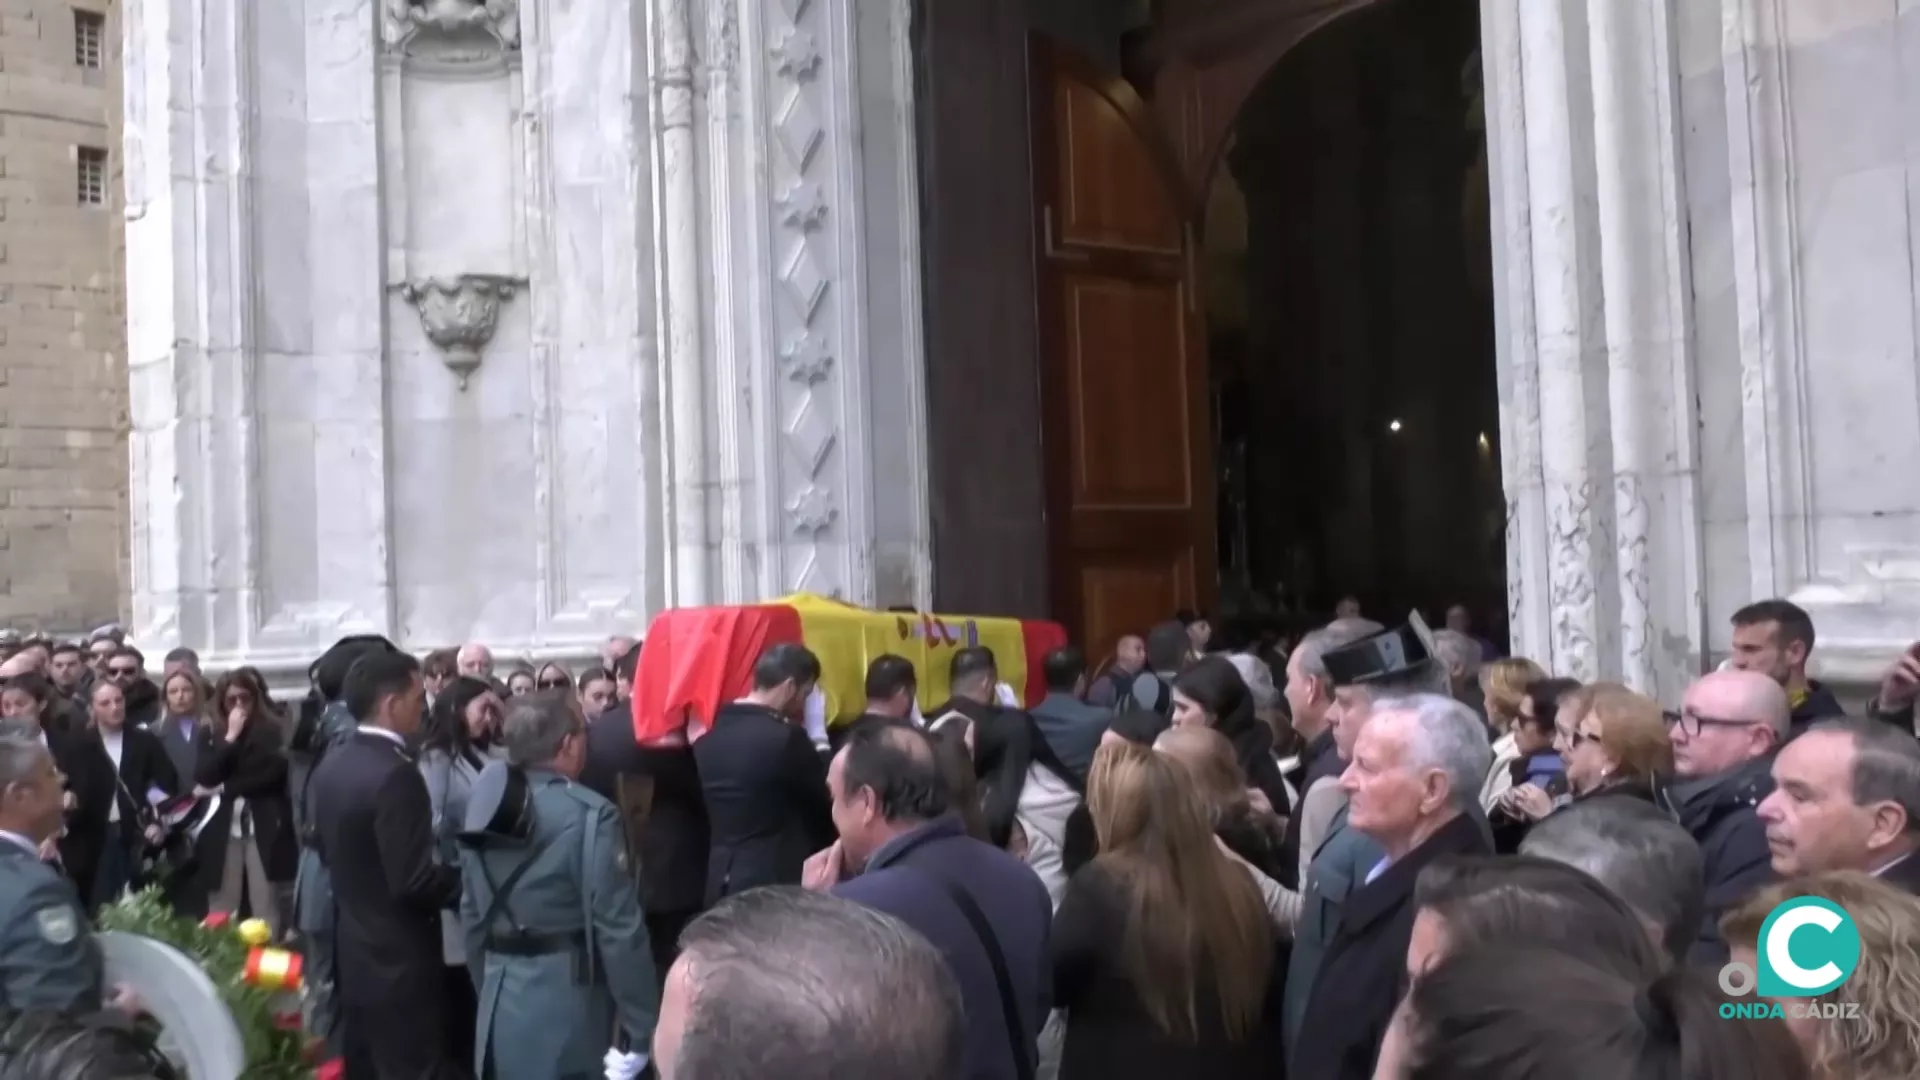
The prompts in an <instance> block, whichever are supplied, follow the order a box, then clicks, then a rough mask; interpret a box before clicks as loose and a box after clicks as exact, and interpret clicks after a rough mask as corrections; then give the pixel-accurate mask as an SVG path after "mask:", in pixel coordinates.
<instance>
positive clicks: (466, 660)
mask: <svg viewBox="0 0 1920 1080" xmlns="http://www.w3.org/2000/svg"><path fill="white" fill-rule="evenodd" d="M453 666H454V670H456V671H458V672H459V673H460V674H462V675H465V676H466V677H467V678H469V679H482V680H486V679H491V678H493V650H492V649H489V648H487V647H486V646H485V645H482V644H480V643H479V642H477V641H469V642H467V643H466V644H465V645H462V646H460V651H459V652H457V653H455V654H454V657H453Z"/></svg>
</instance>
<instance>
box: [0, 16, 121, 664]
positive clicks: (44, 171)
mask: <svg viewBox="0 0 1920 1080" xmlns="http://www.w3.org/2000/svg"><path fill="white" fill-rule="evenodd" d="M76 10H78V11H83V12H93V13H98V14H100V15H102V16H104V20H105V24H104V26H103V27H102V32H101V33H100V34H99V36H98V44H99V54H98V66H86V65H83V64H82V62H81V59H80V57H79V54H78V49H77V43H76V33H77V31H76V25H75V18H76V16H75V12H76ZM117 12H118V8H117V5H114V4H111V3H109V2H107V0H75V2H73V3H69V2H67V0H51V2H49V0H0V625H12V626H41V627H48V628H52V629H56V630H63V631H71V630H75V629H83V628H85V627H86V626H88V625H92V624H97V623H100V622H105V621H108V620H111V619H115V618H118V617H119V614H120V612H121V611H122V610H123V609H124V607H125V596H126V586H125V581H126V577H125V564H124V560H125V552H126V537H127V456H126V455H127V444H126V419H127V404H126V403H127V386H126V367H125V359H124V357H125V307H124V298H125V293H124V289H123V279H122V274H121V257H120V252H121V248H122V238H123V228H122V225H123V219H122V214H121V207H122V198H121V183H120V169H119V162H120V150H119V146H120V130H119V126H120V125H119V116H120V82H119V77H118V75H119V70H120V64H119V53H120V28H119V19H118V15H117ZM83 148H85V149H92V150H96V151H103V152H105V153H106V166H105V170H104V176H102V177H101V179H102V181H103V190H102V192H101V195H102V199H103V201H102V203H101V204H99V205H83V204H82V202H81V200H80V192H79V186H80V185H79V176H78V173H79V164H78V154H79V152H80V150H82V149H83Z"/></svg>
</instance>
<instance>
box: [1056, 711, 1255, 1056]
mask: <svg viewBox="0 0 1920 1080" xmlns="http://www.w3.org/2000/svg"><path fill="white" fill-rule="evenodd" d="M1088 803H1089V809H1090V811H1091V813H1092V816H1093V824H1094V830H1095V832H1096V833H1097V834H1098V836H1099V843H1100V854H1099V855H1098V856H1097V857H1095V859H1094V860H1093V862H1091V863H1090V864H1088V865H1087V866H1086V867H1085V868H1084V869H1082V870H1081V871H1080V872H1079V873H1078V874H1075V875H1074V877H1073V880H1072V881H1071V882H1070V883H1069V884H1068V886H1067V892H1066V896H1065V897H1064V898H1063V899H1062V901H1061V903H1060V910H1059V911H1058V913H1056V915H1055V916H1054V924H1053V972H1054V1003H1055V1005H1056V1006H1057V1007H1059V1008H1061V1009H1064V1010H1065V1011H1066V1013H1067V1036H1066V1049H1065V1052H1064V1054H1063V1056H1062V1059H1061V1063H1060V1077H1061V1080H1083V1078H1086V1080H1091V1078H1096V1077H1097V1078H1101V1080H1120V1078H1125V1077H1131V1076H1139V1077H1143V1078H1144V1077H1151V1078H1154V1080H1161V1078H1164V1077H1168V1076H1188V1075H1191V1076H1206V1077H1209V1078H1211V1080H1233V1078H1235V1077H1243V1076H1244V1077H1256V1076H1266V1075H1268V1074H1269V1073H1270V1072H1271V1069H1272V1063H1273V1061H1274V1060H1276V1058H1277V1055H1278V1054H1279V1053H1280V1049H1279V1046H1278V1043H1277V1040H1276V1039H1275V1038H1274V1033H1275V1032H1277V1031H1278V1030H1279V1025H1278V1024H1277V1023H1276V1022H1273V1021H1274V1020H1275V1019H1277V1017H1276V1016H1275V1014H1274V1012H1273V1006H1274V1005H1275V1004H1277V1002H1276V997H1277V995H1275V994H1274V992H1273V991H1274V990H1275V989H1276V986H1275V984H1276V982H1277V979H1278V977H1279V975H1280V969H1279V968H1278V966H1277V965H1276V964H1275V938H1274V933H1273V931H1272V929H1271V928H1270V926H1269V923H1268V918H1267V910H1266V905H1265V902H1264V901H1263V899H1262V898H1261V895H1260V891H1259V889H1258V888H1257V887H1256V886H1255V885H1254V883H1253V881H1252V879H1251V878H1250V877H1249V876H1248V874H1247V873H1246V870H1245V869H1244V868H1243V867H1241V866H1240V865H1239V864H1238V863H1236V862H1234V861H1233V859H1232V858H1231V857H1230V856H1229V855H1227V854H1226V853H1225V852H1223V851H1222V850H1221V849H1220V847H1219V845H1217V844H1215V843H1214V838H1213V816H1212V813H1211V812H1210V810H1209V808H1208V806H1207V804H1206V803H1205V801H1204V800H1203V799H1202V798H1201V796H1200V795H1199V793H1198V790H1197V785H1196V783H1195V781H1194V779H1193V777H1192V775H1191V773H1190V772H1189V770H1188V769H1187V768H1186V766H1184V765H1182V764H1180V763H1179V762H1178V761H1176V760H1174V759H1173V758H1171V757H1169V756H1168V755H1165V754H1159V753H1156V752H1155V751H1153V750H1152V749H1149V748H1147V747H1143V746H1137V745H1133V744H1130V743H1119V744H1109V745H1106V746H1102V747H1101V748H1100V751H1099V752H1098V753H1097V754H1096V755H1095V756H1094V759H1093V770H1092V772H1091V774H1090V775H1089V777H1088Z"/></svg>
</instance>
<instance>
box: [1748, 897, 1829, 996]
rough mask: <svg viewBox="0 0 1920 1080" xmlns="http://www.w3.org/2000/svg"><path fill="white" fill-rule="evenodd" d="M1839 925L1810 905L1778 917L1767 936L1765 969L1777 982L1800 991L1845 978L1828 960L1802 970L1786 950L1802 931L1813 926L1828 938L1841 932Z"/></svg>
mask: <svg viewBox="0 0 1920 1080" xmlns="http://www.w3.org/2000/svg"><path fill="white" fill-rule="evenodd" d="M1840 922H1841V919H1840V916H1839V915H1837V914H1835V913H1834V912H1832V911H1829V910H1827V909H1826V908H1824V907H1817V906H1815V905H1813V904H1807V905H1805V906H1803V907H1797V908H1794V909H1793V910H1792V911H1787V912H1783V913H1781V915H1780V917H1779V918H1778V919H1776V920H1775V921H1774V924H1773V926H1772V927H1771V928H1769V930H1768V932H1767V966H1768V967H1771V968H1772V969H1773V973H1774V974H1775V975H1777V976H1779V978H1780V981H1782V982H1784V983H1786V984H1787V985H1789V986H1792V987H1796V988H1798V989H1801V990H1813V989H1817V988H1819V987H1822V986H1826V985H1828V984H1829V983H1832V982H1833V981H1834V980H1836V979H1838V978H1840V977H1841V975H1842V974H1844V973H1843V972H1842V971H1841V970H1840V965H1838V964H1836V963H1834V962H1833V961H1831V960H1829V961H1827V962H1826V963H1824V964H1822V965H1820V966H1819V967H1817V968H1812V969H1808V968H1803V967H1801V966H1800V965H1799V964H1797V963H1795V962H1794V959H1793V952H1792V950H1791V948H1790V947H1789V946H1791V944H1792V942H1793V935H1794V932H1795V931H1797V930H1799V929H1801V928H1802V927H1807V926H1814V927H1818V928H1819V929H1821V930H1824V931H1826V932H1827V933H1828V934H1831V933H1833V932H1834V931H1835V930H1838V929H1839V928H1840Z"/></svg>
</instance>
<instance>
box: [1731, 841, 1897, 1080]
mask: <svg viewBox="0 0 1920 1080" xmlns="http://www.w3.org/2000/svg"><path fill="white" fill-rule="evenodd" d="M1804 896H1811V897H1814V898H1816V899H1820V900H1826V901H1828V902H1830V903H1833V904H1837V905H1839V907H1840V908H1841V909H1842V910H1843V911H1845V912H1846V913H1847V914H1848V915H1849V916H1851V917H1852V919H1853V925H1854V926H1855V927H1856V928H1858V929H1859V931H1860V963H1859V966H1858V967H1855V968H1854V969H1853V974H1852V975H1849V976H1848V977H1847V981H1846V982H1844V983H1842V984H1841V985H1840V986H1839V987H1837V988H1835V989H1834V990H1831V991H1829V992H1828V993H1825V994H1821V995H1820V996H1819V997H1817V998H1812V999H1798V998H1796V999H1793V1000H1790V1001H1783V1002H1781V1003H1780V1004H1781V1005H1783V1006H1785V1008H1784V1009H1783V1012H1784V1013H1785V1014H1786V1021H1787V1029H1788V1030H1789V1031H1791V1032H1793V1037H1794V1039H1795V1040H1796V1041H1797V1042H1799V1044H1800V1049H1801V1050H1802V1051H1803V1052H1804V1053H1805V1054H1806V1055H1807V1063H1808V1064H1809V1065H1811V1066H1812V1068H1813V1075H1814V1077H1815V1078H1816V1080H1912V1078H1913V1077H1916V1076H1920V967H1917V966H1916V965H1915V964H1914V957H1916V956H1920V898H1916V897H1914V896H1913V895H1911V894H1910V893H1906V892H1903V891H1901V890H1899V889H1896V888H1894V887H1893V886H1891V885H1888V884H1886V883H1885V882H1883V881H1881V880H1879V879H1878V878H1874V877H1869V876H1868V875H1866V874H1861V873H1855V872H1853V871H1851V870H1848V871H1840V872H1835V873H1829V874H1815V875H1813V876H1811V877H1802V878H1795V879H1793V880H1791V881H1783V882H1780V883H1779V884H1776V885H1769V886H1767V887H1765V888H1763V889H1761V890H1760V891H1758V892H1756V893H1754V894H1753V896H1752V897H1751V898H1749V899H1748V900H1747V902H1746V903H1744V904H1741V905H1740V906H1739V907H1737V908H1734V909H1733V910H1732V911H1730V912H1728V913H1727V914H1726V915H1725V916H1723V917H1722V918H1721V920H1720V932H1721V934H1722V935H1724V936H1725V937H1726V939H1727V944H1728V945H1729V946H1731V947H1732V949H1733V958H1734V960H1736V961H1738V962H1740V963H1743V964H1746V965H1747V966H1748V968H1749V970H1754V971H1757V970H1759V968H1758V964H1757V961H1756V960H1755V955H1754V954H1755V953H1756V952H1757V951H1758V944H1757V943H1758V940H1759V937H1760V931H1761V929H1762V928H1764V927H1765V926H1766V922H1767V916H1768V915H1770V914H1772V912H1773V909H1774V908H1777V907H1779V906H1780V905H1781V904H1784V903H1786V902H1787V901H1789V900H1794V899H1798V898H1800V897H1804ZM1809 1002H1818V1003H1820V1004H1824V1005H1838V1006H1840V1007H1841V1008H1840V1009H1838V1010H1837V1011H1838V1012H1841V1013H1847V1012H1849V1011H1850V1010H1849V1008H1848V1007H1852V1009H1851V1012H1852V1015H1843V1016H1840V1017H1836V1018H1833V1019H1819V1018H1815V1017H1811V1016H1808V1015H1806V1013H1807V1009H1806V1006H1807V1005H1808V1004H1809ZM1796 1013H1798V1015H1796Z"/></svg>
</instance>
